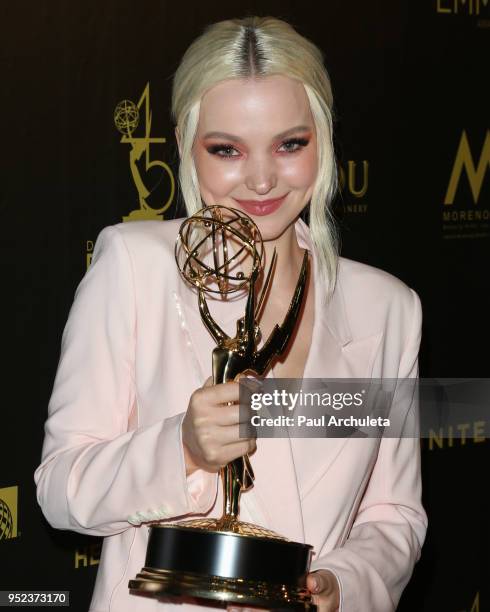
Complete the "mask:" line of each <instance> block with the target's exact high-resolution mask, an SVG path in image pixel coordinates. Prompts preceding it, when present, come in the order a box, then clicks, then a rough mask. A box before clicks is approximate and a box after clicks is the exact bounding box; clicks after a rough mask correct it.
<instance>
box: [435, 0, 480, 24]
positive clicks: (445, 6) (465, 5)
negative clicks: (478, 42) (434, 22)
mask: <svg viewBox="0 0 490 612" xmlns="http://www.w3.org/2000/svg"><path fill="white" fill-rule="evenodd" d="M489 6H490V0H437V3H436V13H439V14H440V15H444V16H452V17H456V18H458V17H459V18H462V19H467V18H471V19H472V18H475V17H476V18H477V19H476V20H475V21H476V26H477V27H478V28H489V27H490V19H488V16H489Z"/></svg>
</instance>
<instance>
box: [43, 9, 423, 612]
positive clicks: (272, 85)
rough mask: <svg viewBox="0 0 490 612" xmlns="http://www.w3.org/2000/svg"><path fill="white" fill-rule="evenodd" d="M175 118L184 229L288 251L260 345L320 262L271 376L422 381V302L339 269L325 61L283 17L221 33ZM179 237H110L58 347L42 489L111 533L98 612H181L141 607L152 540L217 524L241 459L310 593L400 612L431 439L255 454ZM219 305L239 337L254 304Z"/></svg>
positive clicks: (286, 445)
mask: <svg viewBox="0 0 490 612" xmlns="http://www.w3.org/2000/svg"><path fill="white" fill-rule="evenodd" d="M172 104H173V106H172V111H173V117H174V120H175V124H176V138H177V143H178V148H179V152H180V159H181V164H180V171H179V179H180V186H181V190H182V194H183V197H184V200H185V204H186V207H187V212H188V214H189V215H190V214H192V213H194V212H195V211H196V210H198V209H199V208H201V207H202V206H203V205H204V204H206V205H212V204H221V205H224V206H230V207H232V208H236V209H239V210H243V211H244V212H245V213H247V214H248V215H249V216H251V217H252V218H253V220H254V221H255V222H256V224H257V226H258V227H259V229H260V232H261V234H262V237H263V239H264V247H265V254H266V262H268V261H270V259H271V253H272V250H273V248H276V250H277V255H278V258H277V265H276V268H275V271H274V276H273V279H272V290H271V291H269V294H268V299H267V301H266V303H265V306H264V309H263V313H262V316H261V319H260V327H261V331H262V337H263V338H267V336H268V335H269V332H270V331H271V330H272V328H273V326H274V324H275V323H277V322H281V321H282V319H283V317H284V315H285V313H286V310H287V307H288V305H289V303H290V300H291V297H292V294H293V291H294V287H295V284H296V279H297V277H298V273H299V270H300V267H301V262H302V258H303V255H304V252H305V250H307V251H308V253H309V257H310V262H311V264H312V273H311V274H310V276H309V282H308V286H307V292H306V300H305V303H304V307H303V309H302V312H301V317H300V318H299V320H298V323H297V324H298V329H297V332H296V333H295V336H294V339H293V340H294V341H293V342H291V343H290V345H289V347H288V351H287V353H286V354H285V355H284V356H283V357H282V358H281V359H280V360H276V362H274V363H273V371H270V372H268V373H267V376H271V375H274V376H275V377H278V378H302V377H308V378H315V377H323V378H326V377H328V378H343V377H350V378H370V377H377V378H381V377H383V378H414V377H417V375H418V365H417V363H418V362H417V357H418V350H419V343H420V335H421V307H420V300H419V298H418V296H417V294H416V293H415V292H414V291H413V290H412V289H410V288H409V287H408V286H407V285H405V284H404V283H403V282H402V281H401V280H399V279H397V278H395V277H394V276H392V275H390V274H388V273H386V272H384V271H381V270H379V269H376V268H373V267H371V266H367V265H364V264H361V263H358V262H354V261H351V260H348V259H346V258H343V257H340V256H338V254H337V246H336V240H335V232H334V230H333V225H332V222H331V217H330V212H329V204H330V202H331V200H332V197H333V195H334V193H335V190H336V167H335V160H334V153H333V147H332V94H331V88H330V82H329V78H328V75H327V72H326V70H325V67H324V65H323V61H322V54H321V52H320V51H319V50H318V48H316V47H315V46H314V45H313V44H312V43H311V42H309V41H308V40H306V39H305V38H304V37H302V36H300V35H299V34H298V33H297V32H296V31H295V30H294V29H293V28H292V27H291V26H290V25H289V24H287V23H285V22H283V21H280V20H278V19H274V18H270V17H267V18H258V17H247V18H245V19H234V20H227V21H223V22H219V23H216V24H213V25H211V26H209V27H208V28H207V29H206V30H205V32H204V33H203V34H202V35H201V36H200V37H199V38H198V39H197V40H195V41H194V42H193V44H192V45H191V46H190V47H189V49H188V50H187V52H186V53H185V55H184V57H183V59H182V62H181V64H180V66H179V68H178V70H177V72H176V74H175V79H174V84H173V100H172ZM303 211H308V213H309V226H308V225H306V223H305V222H304V221H303V220H302V218H301V217H300V214H301V213H302V212H303ZM182 221H183V219H177V220H174V221H164V222H153V221H140V222H133V223H125V224H122V223H121V224H116V225H113V226H109V227H106V228H104V229H103V230H102V231H101V233H100V234H99V236H98V239H97V243H96V246H95V252H94V257H93V262H92V265H91V267H90V269H89V270H88V271H87V273H86V275H85V277H84V278H83V279H82V281H81V283H80V285H79V287H78V289H77V292H76V294H75V299H74V303H73V306H72V308H71V311H70V314H69V317H68V322H67V324H66V327H65V331H64V335H63V341H62V347H61V358H60V362H59V366H58V371H57V375H56V379H55V382H54V388H53V393H52V397H51V400H50V403H49V417H48V419H47V422H46V437H45V442H44V447H43V455H42V463H41V465H40V466H39V467H38V469H37V470H36V473H35V481H36V484H37V491H38V501H39V503H40V505H41V507H42V509H43V512H44V514H45V516H46V518H47V520H48V521H49V522H50V524H51V525H53V526H54V527H57V528H60V529H70V530H74V531H78V532H80V533H86V534H92V535H99V536H106V537H105V539H104V544H103V550H102V556H101V560H100V565H99V570H98V574H97V581H96V586H95V591H94V594H93V598H92V603H91V608H90V610H92V611H93V612H107V611H109V610H114V611H116V612H125V611H128V612H129V611H131V612H133V611H139V610H141V611H146V610H147V611H150V610H154V611H157V610H163V609H165V608H168V609H169V610H170V609H171V608H172V609H173V604H163V603H159V602H157V601H156V600H154V599H147V598H143V597H138V596H135V595H130V594H129V592H128V581H129V580H130V579H132V578H134V577H135V576H136V574H137V573H138V572H139V571H140V570H141V568H142V567H143V565H144V558H145V553H146V545H147V538H148V529H147V526H148V523H149V522H150V521H154V520H168V521H173V520H176V519H177V518H184V517H188V518H190V517H191V516H196V515H207V516H209V517H219V516H220V515H221V510H222V491H221V487H219V486H218V470H219V468H220V467H221V466H223V465H225V464H227V463H228V462H229V461H231V460H232V459H234V458H237V457H240V456H242V455H244V454H245V453H249V456H250V459H251V462H252V464H253V467H254V471H255V477H256V478H255V483H254V487H253V488H252V489H250V490H249V491H247V492H246V493H245V494H243V495H242V498H241V512H240V518H241V519H242V520H244V521H249V522H252V523H257V524H260V525H263V526H264V527H267V528H270V529H273V530H274V531H277V532H279V533H281V534H282V535H284V536H286V537H288V538H290V539H292V540H294V541H300V542H306V543H308V544H312V545H313V546H314V553H315V554H314V557H313V562H312V568H311V573H310V574H309V576H308V579H307V586H308V588H309V589H310V590H311V591H312V593H313V594H314V602H315V603H317V604H318V605H319V606H320V611H321V612H327V611H328V612H331V611H334V610H337V609H340V610H342V611H343V612H368V611H376V612H382V611H389V610H394V609H395V608H396V606H397V603H398V601H399V598H400V596H401V593H402V591H403V589H404V587H405V586H406V584H407V582H408V580H409V578H410V576H411V574H412V570H413V567H414V564H415V562H416V561H417V560H418V558H419V556H420V551H421V547H422V544H423V542H424V538H425V533H426V528H427V519H426V514H425V512H424V509H423V507H422V505H421V481H420V455H419V444H418V439H417V438H416V437H411V438H410V437H404V438H401V439H393V438H391V439H390V438H385V439H382V440H379V439H375V438H368V439H359V438H350V439H349V438H343V439H340V438H326V439H300V438H298V439H288V438H287V439H283V438H277V439H274V438H273V439H259V440H258V442H257V441H256V440H255V439H253V438H251V439H243V438H240V437H239V434H238V406H237V405H236V404H231V405H228V402H238V388H239V385H238V383H236V382H228V383H225V384H221V385H216V386H213V385H211V377H210V375H211V351H212V349H213V348H214V346H215V345H214V341H213V340H212V338H211V337H210V335H209V333H208V332H207V330H206V329H205V328H204V326H203V325H202V322H201V320H200V316H199V312H198V309H197V299H196V295H195V292H194V291H193V289H192V288H190V287H189V286H188V285H187V284H186V283H184V281H183V280H182V278H181V277H180V274H179V271H178V269H177V267H176V264H175V260H174V253H173V251H174V243H175V239H176V236H177V232H178V229H179V227H180V224H181V223H182ZM208 304H209V307H210V310H211V313H212V315H213V318H214V319H215V320H216V321H217V322H218V323H219V324H220V325H221V326H222V327H224V328H226V329H227V330H228V331H230V332H231V333H232V334H233V332H234V326H235V323H236V320H237V319H238V318H239V317H241V316H243V314H244V312H243V308H244V304H245V296H243V299H235V300H231V301H227V302H226V303H224V302H223V301H222V300H221V299H220V297H219V296H217V297H215V298H214V299H210V300H208ZM184 607H185V608H186V610H192V609H194V608H195V609H196V610H198V609H200V606H197V605H195V606H194V605H191V604H184ZM175 609H176V608H175ZM179 609H182V608H179Z"/></svg>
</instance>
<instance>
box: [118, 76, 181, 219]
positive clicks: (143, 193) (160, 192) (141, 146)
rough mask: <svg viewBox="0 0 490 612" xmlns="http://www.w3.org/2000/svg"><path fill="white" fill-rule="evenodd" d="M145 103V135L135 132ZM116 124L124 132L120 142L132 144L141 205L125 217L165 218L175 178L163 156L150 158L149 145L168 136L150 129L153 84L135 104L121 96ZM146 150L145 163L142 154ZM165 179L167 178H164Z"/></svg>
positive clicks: (131, 162)
mask: <svg viewBox="0 0 490 612" xmlns="http://www.w3.org/2000/svg"><path fill="white" fill-rule="evenodd" d="M143 104H144V105H145V121H144V135H143V136H141V137H138V136H135V135H134V133H135V131H136V129H137V128H138V126H139V124H140V109H141V107H142V105H143ZM114 124H115V126H116V128H117V130H118V131H119V132H120V133H121V134H122V137H121V142H122V143H124V144H129V145H130V150H129V168H130V170H131V176H132V178H133V182H134V185H135V187H136V190H137V192H138V200H139V208H137V209H136V210H133V211H131V213H130V214H129V215H128V216H125V217H123V221H136V220H139V219H148V220H157V221H161V220H162V219H163V213H164V212H165V211H166V210H167V209H168V208H169V207H170V205H171V204H172V201H173V198H174V193H175V180H174V176H173V174H172V170H171V169H170V167H169V166H168V165H167V164H166V163H165V162H164V161H162V160H160V159H153V160H152V159H151V157H150V145H151V144H157V143H165V142H166V138H154V137H151V136H150V133H151V111H150V84H149V83H147V84H146V87H145V90H144V92H143V94H142V96H141V98H140V99H139V101H138V104H135V103H134V102H132V101H131V100H122V101H121V102H119V104H118V105H117V106H116V108H115V110H114ZM143 154H144V163H143V162H142V160H141V158H142V157H143ZM164 179H166V180H164Z"/></svg>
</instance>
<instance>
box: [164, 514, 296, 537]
mask: <svg viewBox="0 0 490 612" xmlns="http://www.w3.org/2000/svg"><path fill="white" fill-rule="evenodd" d="M224 519H226V515H225V516H222V517H221V518H219V519H205V518H203V519H199V518H198V519H191V520H188V521H178V522H176V523H165V528H167V527H168V528H172V527H175V528H182V527H184V528H185V527H187V528H189V529H206V530H207V531H220V532H224V533H229V532H231V533H236V534H237V535H242V536H247V537H255V538H271V539H273V540H284V541H285V542H287V541H288V539H287V538H285V537H284V536H281V535H279V534H278V533H276V532H275V531H272V530H271V529H266V528H265V527H261V526H260V525H254V524H253V523H246V522H245V521H238V520H236V519H234V518H233V517H232V519H231V520H230V522H229V523H227V522H226V520H224Z"/></svg>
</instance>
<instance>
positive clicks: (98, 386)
mask: <svg viewBox="0 0 490 612" xmlns="http://www.w3.org/2000/svg"><path fill="white" fill-rule="evenodd" d="M132 273H133V272H132V266H131V262H130V256H129V252H128V250H127V247H126V244H125V242H124V239H123V237H122V234H121V232H120V231H119V230H118V229H117V227H116V226H108V227H106V228H104V229H103V230H102V231H101V232H100V234H99V235H98V237H97V241H96V244H95V247H94V254H93V259H92V263H91V265H90V268H89V269H88V270H87V272H86V274H85V276H84V277H83V278H82V280H81V282H80V284H79V285H78V287H77V290H76V292H75V297H74V301H73V304H72V307H71V309H70V312H69V316H68V320H67V323H66V325H65V328H64V330H63V335H62V341H61V354H60V358H59V362H58V368H57V372H56V376H55V380H54V385H53V390H52V394H51V398H50V400H49V405H48V418H47V420H46V423H45V438H44V444H43V449H42V457H41V464H40V465H39V467H38V468H37V469H36V471H35V474H34V480H35V483H36V486H37V500H38V503H39V505H40V506H41V508H42V511H43V513H44V515H45V517H46V519H47V521H48V522H49V523H50V524H51V525H52V526H53V527H56V528H59V529H70V530H73V531H78V532H80V533H86V534H90V535H99V536H107V535H111V534H116V533H120V532H122V531H124V530H126V529H128V528H131V527H132V525H138V524H140V523H141V522H144V521H147V520H155V519H164V518H173V517H176V516H181V515H186V514H189V513H196V512H203V511H206V510H208V509H209V507H210V506H211V505H212V502H213V496H214V495H215V489H216V487H214V490H213V487H212V486H211V485H212V483H213V482H216V481H217V477H216V475H215V474H208V473H206V474H203V473H201V472H202V470H198V471H197V472H194V473H193V474H192V475H191V476H189V477H188V478H186V471H185V461H184V453H183V447H182V429H181V426H182V419H183V417H184V415H185V411H184V412H181V413H179V414H177V415H175V416H171V417H169V418H164V419H162V420H160V421H158V422H156V423H154V424H152V425H150V426H147V427H141V428H139V429H135V430H133V431H128V429H129V426H128V423H129V415H130V414H131V410H132V408H133V406H134V403H135V402H136V401H137V393H136V388H135V367H136V364H135V342H136V334H137V316H136V308H135V295H134V283H133V277H132ZM185 408H186V407H185Z"/></svg>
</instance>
